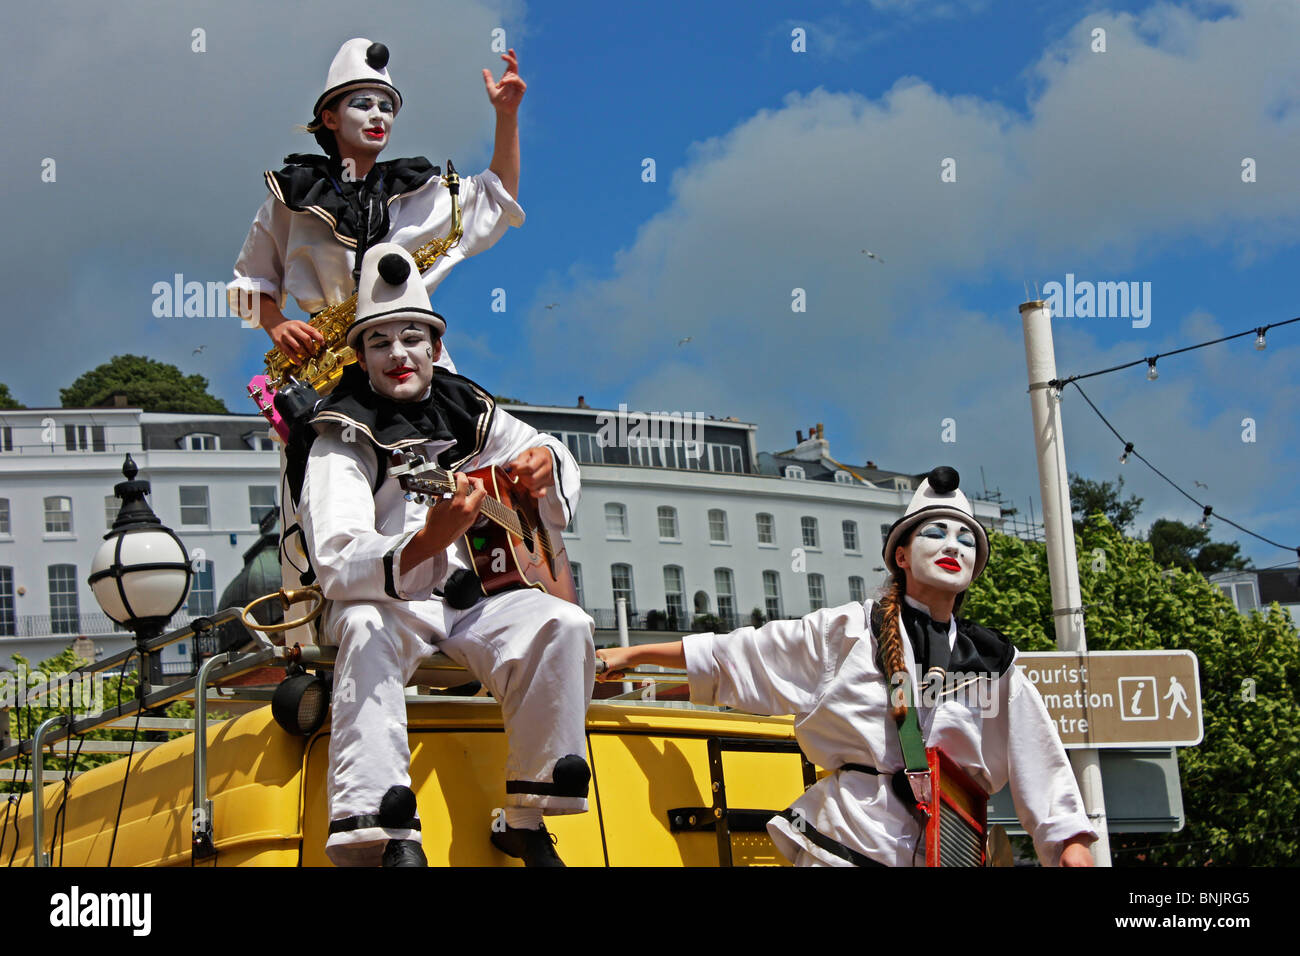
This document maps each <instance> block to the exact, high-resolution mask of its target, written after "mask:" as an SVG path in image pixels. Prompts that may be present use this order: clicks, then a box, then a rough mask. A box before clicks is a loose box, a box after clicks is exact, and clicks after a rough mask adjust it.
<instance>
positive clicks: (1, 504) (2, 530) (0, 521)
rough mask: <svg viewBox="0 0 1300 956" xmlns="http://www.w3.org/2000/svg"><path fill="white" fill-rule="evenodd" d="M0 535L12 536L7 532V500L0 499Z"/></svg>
mask: <svg viewBox="0 0 1300 956" xmlns="http://www.w3.org/2000/svg"><path fill="white" fill-rule="evenodd" d="M0 534H12V532H11V531H10V530H9V499H8V498H0Z"/></svg>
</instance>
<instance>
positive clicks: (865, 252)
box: [862, 249, 885, 266]
mask: <svg viewBox="0 0 1300 956" xmlns="http://www.w3.org/2000/svg"><path fill="white" fill-rule="evenodd" d="M862 254H863V255H864V256H866V257H867V258H868V259H875V260H876V261H877V262H879V263H880V264H881V265H882V266H883V265H884V264H885V260H884V259H882V258H880V256H878V255H876V254H875V253H874V252H868V251H867V250H866V249H863V250H862Z"/></svg>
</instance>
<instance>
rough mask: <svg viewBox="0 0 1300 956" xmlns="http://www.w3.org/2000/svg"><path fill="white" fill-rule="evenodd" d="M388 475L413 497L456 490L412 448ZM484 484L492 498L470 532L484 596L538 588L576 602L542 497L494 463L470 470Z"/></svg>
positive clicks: (426, 498)
mask: <svg viewBox="0 0 1300 956" xmlns="http://www.w3.org/2000/svg"><path fill="white" fill-rule="evenodd" d="M393 462H394V463H393V464H392V465H391V466H390V467H389V470H388V473H389V474H390V475H392V476H393V477H394V478H396V479H397V481H398V484H399V485H400V486H401V488H402V490H403V491H404V492H406V498H407V500H408V501H414V502H416V503H418V504H423V505H429V504H432V503H433V501H434V500H437V499H438V498H440V497H441V496H442V495H443V494H447V493H451V492H454V491H455V490H456V476H455V474H453V473H452V472H450V471H448V470H447V469H445V468H440V467H438V466H437V465H436V464H433V463H431V462H427V461H425V460H424V459H423V458H422V457H420V456H419V455H416V454H415V453H413V452H404V453H398V454H395V455H394V456H393ZM465 474H466V476H467V477H470V478H479V479H481V480H482V482H483V487H484V490H485V491H486V492H487V498H486V499H484V501H483V509H482V511H481V512H480V513H479V520H478V521H477V522H476V523H475V524H474V525H473V526H472V527H471V528H470V529H469V531H467V532H466V533H465V545H466V547H468V548H469V553H470V557H471V558H473V561H474V571H475V573H476V574H477V576H478V584H479V586H480V587H481V588H482V590H483V594H484V595H487V594H496V593H497V592H499V591H508V590H512V589H514V588H521V587H527V588H538V589H539V590H542V591H545V592H546V593H547V594H553V595H555V596H556V597H558V598H563V599H564V600H566V601H569V602H571V603H573V604H577V603H578V590H577V588H576V587H575V585H574V582H573V571H572V570H570V568H569V556H568V554H566V553H565V550H564V544H563V543H562V542H561V541H560V539H559V535H558V534H556V535H554V536H553V535H552V534H551V532H550V531H549V530H548V529H547V527H546V525H545V524H544V523H543V522H542V519H541V516H540V515H539V514H538V510H537V500H536V499H535V498H533V496H532V495H531V494H529V493H528V489H526V488H524V487H523V486H522V485H520V484H519V482H518V479H516V478H514V477H512V476H511V475H510V474H509V473H508V472H506V470H505V469H503V468H501V467H499V466H497V465H492V466H490V467H487V468H480V469H478V470H477V471H469V472H466V473H465Z"/></svg>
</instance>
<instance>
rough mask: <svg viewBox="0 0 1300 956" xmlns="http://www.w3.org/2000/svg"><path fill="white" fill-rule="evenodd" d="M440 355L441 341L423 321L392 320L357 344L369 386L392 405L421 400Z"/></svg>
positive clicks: (366, 332) (362, 335) (365, 334)
mask: <svg viewBox="0 0 1300 956" xmlns="http://www.w3.org/2000/svg"><path fill="white" fill-rule="evenodd" d="M441 354H442V340H441V339H439V340H438V341H437V342H435V341H433V333H432V330H431V329H430V328H429V326H427V325H425V324H424V323H423V322H412V321H411V320H410V319H394V320H393V321H392V322H385V323H383V324H382V325H372V326H371V327H370V328H368V329H366V330H365V331H364V332H362V333H361V336H360V340H359V341H358V342H357V361H358V362H359V363H360V365H361V368H362V370H364V371H365V373H366V375H367V376H369V378H370V387H371V388H373V389H374V390H375V391H376V392H378V393H379V394H380V395H383V396H385V397H387V398H391V399H392V400H393V401H395V402H414V401H418V400H419V399H421V398H423V397H424V393H425V392H426V391H428V388H429V384H430V383H431V382H432V381H433V364H434V362H436V361H437V360H438V356H439V355H441Z"/></svg>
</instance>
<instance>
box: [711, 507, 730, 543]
mask: <svg viewBox="0 0 1300 956" xmlns="http://www.w3.org/2000/svg"><path fill="white" fill-rule="evenodd" d="M709 540H710V541H712V542H713V543H714V544H726V543H727V513H726V512H725V511H723V510H722V509H721V508H710V509H709Z"/></svg>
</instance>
